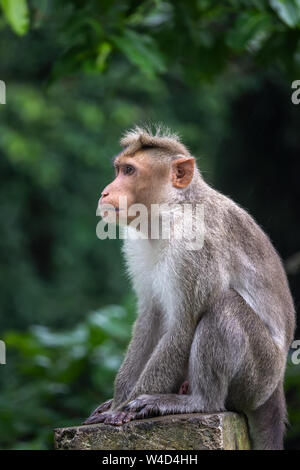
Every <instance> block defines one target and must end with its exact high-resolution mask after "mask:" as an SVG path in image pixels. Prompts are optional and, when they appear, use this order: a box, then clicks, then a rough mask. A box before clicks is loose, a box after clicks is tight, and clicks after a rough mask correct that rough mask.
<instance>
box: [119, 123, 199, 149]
mask: <svg viewBox="0 0 300 470" xmlns="http://www.w3.org/2000/svg"><path fill="white" fill-rule="evenodd" d="M120 143H121V146H122V147H123V148H124V150H123V151H122V153H123V155H133V154H134V153H136V152H137V151H138V150H142V149H161V150H163V151H166V152H167V153H168V154H171V155H172V154H176V155H177V154H179V155H180V156H189V155H190V152H189V151H188V149H187V147H186V146H185V145H183V144H182V143H181V141H180V138H179V136H178V135H177V134H174V133H173V132H171V131H170V129H169V128H167V127H165V126H162V125H160V124H158V125H155V126H154V129H153V130H152V128H151V126H145V127H140V126H135V127H134V128H133V129H130V130H129V131H127V132H126V133H125V134H124V135H123V137H122V138H121V141H120Z"/></svg>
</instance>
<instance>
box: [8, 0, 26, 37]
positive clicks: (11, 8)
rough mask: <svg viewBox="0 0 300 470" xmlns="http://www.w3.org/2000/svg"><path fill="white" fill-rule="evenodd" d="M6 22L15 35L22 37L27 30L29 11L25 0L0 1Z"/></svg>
mask: <svg viewBox="0 0 300 470" xmlns="http://www.w3.org/2000/svg"><path fill="white" fill-rule="evenodd" d="M1 6H2V9H3V12H4V15H5V18H6V20H7V21H8V23H9V24H10V26H11V27H12V29H13V30H14V32H15V33H17V34H19V35H20V36H22V35H23V34H25V33H26V32H27V31H28V28H29V11H28V7H27V2H26V0H1Z"/></svg>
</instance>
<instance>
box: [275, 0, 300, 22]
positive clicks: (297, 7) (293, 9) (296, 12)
mask: <svg viewBox="0 0 300 470" xmlns="http://www.w3.org/2000/svg"><path fill="white" fill-rule="evenodd" d="M270 5H271V7H272V8H273V9H274V10H275V11H276V12H277V14H278V16H279V18H280V19H281V20H282V21H283V22H284V23H285V24H287V25H288V26H290V27H292V28H294V27H295V26H297V25H299V22H300V0H270Z"/></svg>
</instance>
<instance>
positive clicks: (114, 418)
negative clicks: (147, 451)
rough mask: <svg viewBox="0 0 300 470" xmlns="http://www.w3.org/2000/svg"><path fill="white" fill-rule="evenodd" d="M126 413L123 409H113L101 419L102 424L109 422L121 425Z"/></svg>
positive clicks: (113, 424)
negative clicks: (112, 411) (113, 410)
mask: <svg viewBox="0 0 300 470" xmlns="http://www.w3.org/2000/svg"><path fill="white" fill-rule="evenodd" d="M126 415H127V413H125V412H124V411H115V412H114V413H109V414H108V416H107V418H106V419H105V420H104V421H103V422H104V424H111V425H112V426H121V425H122V424H123V423H124V422H126V421H124V420H125V419H126Z"/></svg>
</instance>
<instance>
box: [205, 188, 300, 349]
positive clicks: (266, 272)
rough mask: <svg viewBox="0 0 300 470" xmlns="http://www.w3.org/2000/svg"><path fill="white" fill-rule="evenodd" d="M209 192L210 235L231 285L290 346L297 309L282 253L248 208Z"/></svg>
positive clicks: (207, 216) (285, 346)
mask: <svg viewBox="0 0 300 470" xmlns="http://www.w3.org/2000/svg"><path fill="white" fill-rule="evenodd" d="M208 193H209V197H208V198H206V200H205V203H204V208H205V209H204V211H205V230H206V237H209V238H211V239H212V240H213V241H214V242H215V244H216V245H217V250H215V251H216V253H218V254H219V255H220V256H221V258H223V260H224V264H225V265H226V267H227V269H226V270H228V273H229V283H230V287H231V288H233V289H235V290H236V291H237V292H238V293H239V294H240V295H241V296H242V297H243V298H244V300H245V301H246V302H247V303H248V304H249V305H250V306H251V307H252V309H253V310H254V311H255V312H256V313H257V314H258V315H259V317H260V318H261V319H262V320H263V322H264V323H265V324H266V326H267V327H268V328H269V330H270V332H271V334H272V337H273V339H274V341H275V342H276V343H277V344H278V346H280V347H281V348H283V349H288V347H289V345H290V342H291V341H292V338H293V333H294V328H295V309H294V304H293V299H292V296H291V293H290V289H289V286H288V281H287V277H286V274H285V271H284V268H283V265H282V262H281V259H280V257H279V255H278V253H277V252H276V250H275V248H274V246H273V245H272V243H271V241H270V239H269V237H268V236H267V235H266V234H265V232H264V231H263V230H262V229H261V228H260V227H259V225H258V224H257V223H256V222H255V221H254V219H253V218H252V217H251V216H250V215H249V214H248V212H246V211H245V210H244V209H242V208H241V207H240V206H239V205H238V204H236V203H235V202H234V201H232V200H231V199H230V198H228V197H227V196H225V195H223V194H221V193H219V192H217V191H215V190H214V189H212V188H209V190H208ZM216 234H217V236H216ZM220 234H221V235H220Z"/></svg>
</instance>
